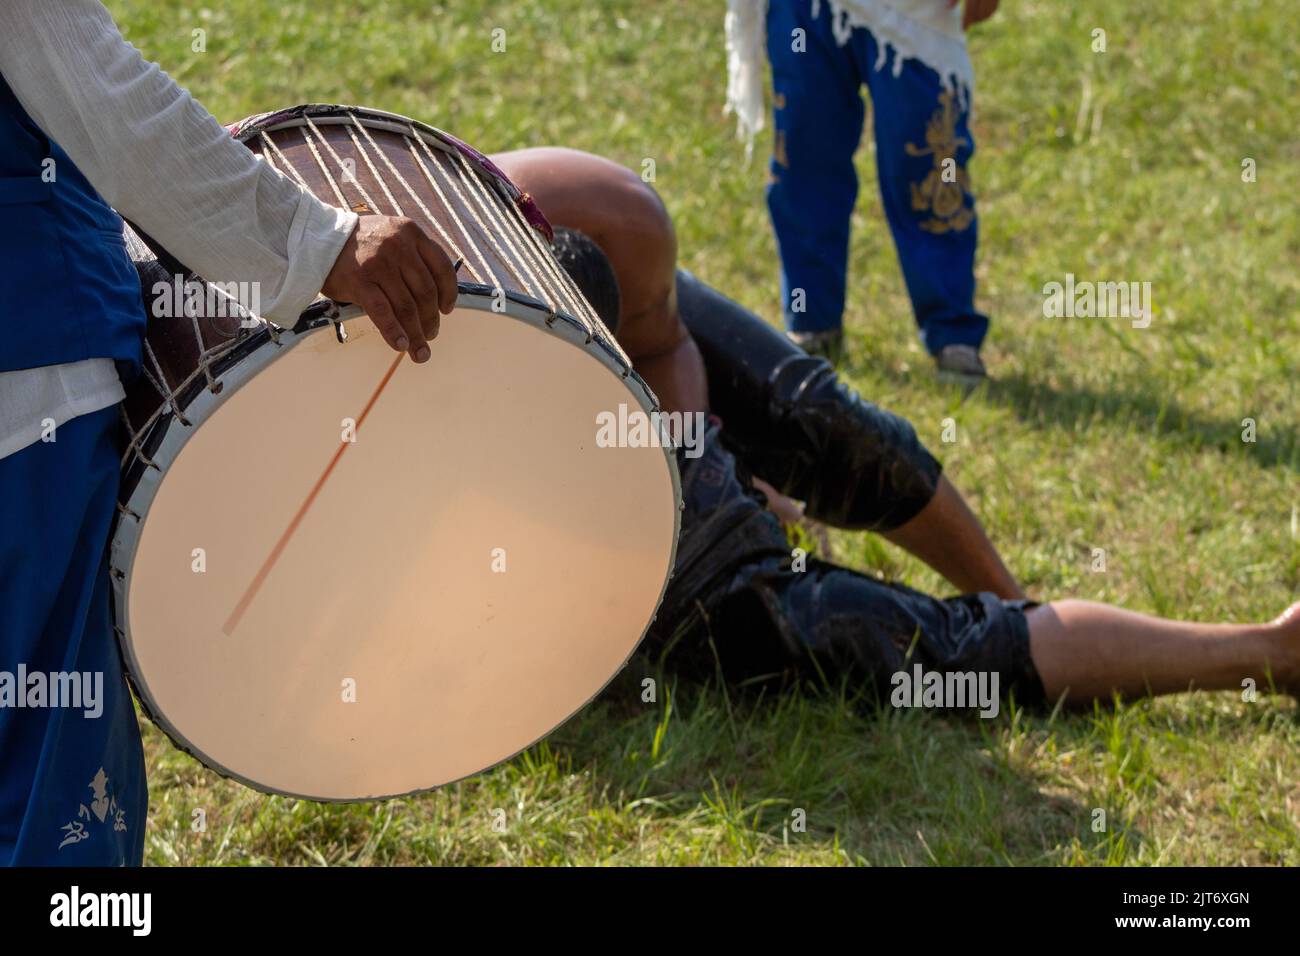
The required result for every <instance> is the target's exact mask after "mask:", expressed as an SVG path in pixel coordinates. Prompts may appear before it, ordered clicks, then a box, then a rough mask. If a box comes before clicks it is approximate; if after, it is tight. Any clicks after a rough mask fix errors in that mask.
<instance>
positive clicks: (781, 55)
mask: <svg viewBox="0 0 1300 956" xmlns="http://www.w3.org/2000/svg"><path fill="white" fill-rule="evenodd" d="M811 6H812V5H811V4H810V2H809V0H771V4H770V5H769V8H768V14H767V51H768V58H769V59H770V60H771V63H772V102H773V106H774V119H773V125H774V126H775V132H774V137H775V143H774V145H773V155H772V162H771V166H770V173H771V178H770V182H769V185H768V190H767V206H768V211H769V212H770V214H771V217H772V227H773V229H774V230H775V231H776V241H777V247H778V252H779V253H780V256H781V302H782V307H783V311H784V314H785V321H786V327H787V328H788V329H789V330H790V331H791V332H795V333H801V334H802V333H819V332H821V333H825V332H838V331H839V330H840V329H841V328H842V324H843V313H844V292H845V284H846V281H847V270H848V252H849V219H850V217H851V216H852V214H853V205H854V203H855V202H856V201H857V195H858V178H857V173H856V171H855V170H854V168H853V154H854V153H855V152H856V151H857V148H858V142H859V140H860V139H861V137H862V123H863V116H864V108H863V104H862V96H861V85H862V80H861V77H860V76H859V75H858V69H857V66H856V65H855V64H854V62H853V57H852V55H851V53H850V52H849V50H848V49H847V48H845V47H841V46H840V45H839V44H838V43H836V41H835V37H834V36H833V34H832V31H831V15H830V12H829V9H828V8H826V6H825V5H823V9H822V11H821V15H820V16H818V17H816V18H814V17H813V16H812V10H811Z"/></svg>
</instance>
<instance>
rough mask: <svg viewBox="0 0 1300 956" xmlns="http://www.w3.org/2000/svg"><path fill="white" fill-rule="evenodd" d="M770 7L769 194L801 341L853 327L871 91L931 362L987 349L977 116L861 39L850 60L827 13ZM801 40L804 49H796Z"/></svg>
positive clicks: (793, 325)
mask: <svg viewBox="0 0 1300 956" xmlns="http://www.w3.org/2000/svg"><path fill="white" fill-rule="evenodd" d="M820 8H821V9H820V11H819V15H818V16H817V17H816V18H814V17H813V15H812V2H811V0H770V3H769V5H768V14H767V50H768V58H769V59H770V60H771V63H772V86H773V104H774V107H775V108H774V113H775V121H774V125H775V128H776V132H775V140H776V141H775V149H774V154H773V156H772V161H771V179H770V184H769V186H768V191H767V204H768V210H769V211H770V213H771V216H772V226H773V228H774V229H775V231H776V239H777V246H778V247H779V250H780V255H781V300H782V303H783V305H784V312H785V319H786V325H787V327H788V328H789V329H791V330H793V331H798V332H820V331H827V330H832V329H838V328H840V327H841V326H842V323H843V313H844V296H845V284H846V279H847V270H848V253H849V219H850V217H851V216H852V214H853V206H854V204H855V202H856V201H857V195H858V178H857V173H856V172H855V170H854V167H853V154H854V153H855V152H856V151H857V148H858V143H859V141H860V140H861V138H862V127H863V119H864V114H865V110H864V107H863V102H862V95H861V89H862V85H863V84H864V83H865V84H866V86H867V88H868V90H869V91H870V93H871V104H872V111H873V117H874V124H875V137H876V166H877V170H878V173H879V179H880V194H881V198H882V200H883V203H884V207H885V218H886V220H887V221H888V222H889V228H890V231H891V232H892V233H893V237H894V247H895V249H896V250H897V252H898V261H899V264H900V265H901V266H902V269H903V279H904V281H905V282H906V284H907V291H908V295H909V296H910V297H911V300H912V310H913V314H914V316H915V318H916V324H917V326H918V328H919V329H920V333H921V339H922V341H923V342H924V344H925V347H926V349H927V350H928V351H929V352H930V353H931V354H935V353H938V351H939V350H940V349H942V348H943V347H944V346H946V345H953V344H961V345H973V346H975V347H977V348H978V347H979V345H980V343H981V342H983V340H984V335H985V333H986V332H987V331H988V318H987V317H986V316H984V315H982V314H980V313H979V312H977V311H976V310H975V302H974V300H975V272H974V268H975V246H976V242H977V239H978V222H977V219H976V216H975V198H974V196H973V195H972V194H971V190H970V181H969V179H968V177H967V174H966V165H967V163H968V162H969V161H970V158H971V156H972V155H973V154H974V152H975V143H974V140H973V139H972V137H971V133H970V129H969V126H968V125H967V124H968V118H969V117H968V110H967V109H966V108H964V106H963V104H962V103H961V102H960V97H959V96H958V95H957V94H956V93H954V92H950V91H948V90H945V89H944V87H943V83H942V81H941V80H940V77H939V75H938V74H937V73H936V72H935V71H934V70H932V69H930V68H929V67H926V66H924V65H922V64H921V63H919V62H917V61H916V60H908V61H907V62H905V63H904V64H903V68H902V71H901V73H900V74H899V75H898V76H894V74H893V67H894V63H893V60H892V57H891V58H890V59H889V60H887V61H886V62H884V63H883V64H882V65H881V67H880V68H879V69H877V68H876V59H877V56H878V46H877V42H876V38H875V37H874V36H873V35H872V34H871V32H870V31H869V30H866V29H863V28H857V29H854V30H853V33H852V36H851V37H850V38H849V40H848V42H847V43H845V44H844V46H840V45H839V43H838V42H837V41H836V39H835V36H834V34H833V32H832V27H831V17H832V15H831V12H830V9H829V4H825V3H823V4H820ZM796 30H802V31H803V34H802V35H801V38H802V41H803V44H804V46H805V49H803V50H802V51H799V50H797V49H795V47H796V46H797V45H798V41H797V39H796V34H795V31H796Z"/></svg>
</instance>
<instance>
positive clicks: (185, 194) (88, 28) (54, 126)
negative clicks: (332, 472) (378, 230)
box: [0, 0, 357, 326]
mask: <svg viewBox="0 0 1300 956" xmlns="http://www.w3.org/2000/svg"><path fill="white" fill-rule="evenodd" d="M0 74H3V75H4V78H5V80H6V81H7V82H8V84H9V86H10V88H11V89H12V90H13V92H14V95H15V96H17V98H18V101H19V102H20V103H22V105H23V107H24V108H25V109H26V110H27V112H28V113H29V114H30V115H31V117H32V119H33V120H35V121H36V123H37V124H38V125H39V126H40V127H41V129H42V130H43V131H44V132H45V134H46V135H48V136H49V137H50V138H51V139H53V140H54V141H55V142H57V143H58V144H59V145H60V146H62V147H63V149H64V150H65V151H66V152H67V153H68V155H69V156H70V157H71V158H72V160H73V162H75V163H76V164H77V167H78V168H79V169H80V170H81V171H82V172H83V173H84V174H85V176H86V178H87V179H88V180H90V183H91V185H93V186H94V187H95V188H96V189H97V190H98V191H99V192H100V194H101V195H102V196H103V197H104V198H105V199H106V200H107V201H108V203H109V204H110V205H112V206H113V207H114V208H115V209H116V210H117V211H118V212H120V213H121V214H122V215H123V216H125V217H126V218H128V219H130V220H132V221H133V222H136V223H138V224H139V225H140V227H141V228H142V229H144V230H145V231H146V232H147V233H149V235H150V236H152V237H153V238H154V239H156V240H157V241H158V242H159V243H161V244H162V245H163V246H164V247H165V248H166V249H167V250H168V251H169V252H171V253H172V255H174V256H176V258H178V259H179V260H180V261H182V262H184V263H185V264H186V265H188V266H189V267H190V268H192V269H195V270H196V271H197V272H198V273H199V274H200V275H202V276H203V277H204V278H206V279H209V280H211V281H214V282H223V283H234V282H250V283H252V282H255V283H257V289H258V291H259V293H260V300H261V302H260V306H261V309H260V311H261V314H262V315H263V316H264V317H265V318H268V319H271V320H272V321H275V322H277V323H278V324H281V325H288V326H292V325H293V324H294V322H296V321H297V319H298V315H299V313H300V312H301V311H302V310H303V309H304V308H305V307H306V306H307V305H308V304H310V302H311V301H312V299H314V298H315V297H316V295H317V293H319V292H320V288H321V285H322V284H323V283H324V281H325V277H326V276H327V275H328V273H329V270H330V268H331V267H332V266H333V264H334V260H335V259H336V258H337V257H338V254H339V251H340V250H341V249H342V248H343V244H344V243H345V242H346V241H347V239H348V236H349V235H350V234H351V232H352V229H353V227H354V226H355V225H356V221H357V217H356V215H355V214H354V213H352V212H349V211H347V210H343V209H336V208H334V207H332V206H329V205H326V204H325V203H322V202H321V201H319V200H317V199H316V198H315V197H313V196H312V195H311V194H310V193H308V192H306V191H305V190H303V189H301V188H300V187H299V186H298V185H297V184H295V183H294V182H292V181H291V180H289V179H288V178H286V177H284V176H282V175H280V174H279V173H278V172H276V171H275V170H274V169H272V168H270V167H269V166H268V165H267V164H266V163H264V162H261V161H259V160H258V159H257V158H256V157H255V156H254V155H253V153H252V152H250V151H249V150H248V149H247V148H246V147H245V146H243V145H242V144H240V143H238V142H236V141H235V140H234V139H233V138H232V137H231V136H230V134H229V133H228V132H227V131H226V129H225V128H224V127H223V126H222V125H221V124H220V123H218V122H217V120H216V119H215V118H214V117H213V116H212V115H211V114H210V113H208V111H207V110H205V109H204V108H203V107H202V106H200V105H199V104H198V103H197V102H195V100H194V99H193V97H191V96H190V94H189V93H188V92H187V91H186V90H184V89H182V88H181V87H179V86H177V85H176V83H175V82H174V81H173V80H172V79H171V78H170V77H169V76H167V74H166V73H164V72H163V71H162V70H161V69H159V68H158V66H157V65H156V64H153V63H148V62H146V61H145V59H144V58H143V57H142V56H141V55H140V52H139V51H138V50H136V48H135V47H133V46H132V45H131V44H129V43H127V42H126V40H125V39H123V37H122V35H121V33H120V32H118V29H117V27H116V25H115V24H114V23H113V18H112V16H111V15H110V14H109V12H108V11H107V10H106V9H105V8H104V6H103V5H102V4H101V3H98V2H96V0H0ZM56 175H57V170H56ZM244 304H245V305H249V304H250V303H244Z"/></svg>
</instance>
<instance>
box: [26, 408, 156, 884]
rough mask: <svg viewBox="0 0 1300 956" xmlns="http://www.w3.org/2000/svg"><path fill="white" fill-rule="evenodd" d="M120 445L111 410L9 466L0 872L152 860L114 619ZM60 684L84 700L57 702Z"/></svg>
mask: <svg viewBox="0 0 1300 956" xmlns="http://www.w3.org/2000/svg"><path fill="white" fill-rule="evenodd" d="M116 433H117V407H116V406H112V407H109V408H106V409H104V410H102V411H99V412H95V413H93V414H90V415H83V416H81V417H80V418H74V419H73V420H71V421H69V422H66V423H64V424H63V425H60V426H59V427H58V429H57V431H56V432H55V440H54V441H52V442H48V443H47V442H37V443H36V444H33V445H29V446H28V447H27V448H24V449H23V450H22V451H19V452H16V453H14V454H12V455H9V456H8V457H5V458H0V672H6V673H7V674H8V675H9V676H8V681H7V682H6V681H5V673H0V864H7V865H15V866H19V865H21V866H49V865H70V866H121V865H139V864H140V862H141V860H142V857H143V852H144V829H145V816H146V812H147V809H148V791H147V790H146V786H145V771H144V754H143V751H142V748H141V743H140V729H139V726H138V725H137V723H136V717H135V711H134V708H133V707H132V703H131V695H130V692H129V691H128V690H127V685H126V679H125V677H124V676H123V671H122V662H121V657H120V652H119V650H118V645H117V640H116V638H115V636H114V633H113V626H112V620H111V616H110V608H109V577H108V568H107V557H108V555H107V549H108V540H109V529H110V527H111V524H112V519H113V514H114V505H115V502H116V498H117V486H118V455H117V448H116V438H115V436H116ZM20 668H21V669H22V670H21V671H20ZM22 672H25V674H26V680H25V681H24V682H23V683H24V685H25V686H19V687H16V686H15V678H16V677H17V675H18V674H19V673H22ZM51 674H60V675H77V677H78V678H80V680H81V686H82V687H83V688H85V689H88V690H89V694H88V695H87V696H85V697H82V698H81V700H80V701H79V702H78V704H79V705H78V706H70V699H71V698H70V697H69V696H68V695H67V694H64V695H63V696H61V697H58V698H57V699H56V696H57V695H55V694H54V692H53V687H54V685H55V681H54V680H53V679H51V678H50V675H51ZM33 675H41V676H39V677H35V676H33ZM95 675H99V676H98V678H96V677H95ZM96 682H98V684H99V690H98V692H97V693H96V692H95V691H94V690H93V688H94V685H95V683H96ZM42 683H43V684H45V688H46V689H45V694H44V699H43V700H42V699H41V698H40V697H38V696H35V689H36V687H37V685H38V684H42ZM6 688H7V689H8V693H7V694H6ZM15 694H25V695H26V696H25V697H24V700H25V702H26V706H23V707H19V706H17V701H16V697H15ZM90 696H94V697H95V698H96V699H95V700H94V701H93V702H92V701H91V700H90V699H89V697H90ZM38 701H39V703H38ZM92 703H93V707H92V706H91V704H92Z"/></svg>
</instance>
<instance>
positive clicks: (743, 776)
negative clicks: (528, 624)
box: [552, 654, 1143, 865]
mask: <svg viewBox="0 0 1300 956" xmlns="http://www.w3.org/2000/svg"><path fill="white" fill-rule="evenodd" d="M647 680H654V681H655V682H656V683H655V684H654V685H649V684H647V683H646V682H647ZM651 689H653V690H654V692H655V695H656V700H654V701H649V700H646V699H645V698H646V697H647V696H648V693H647V692H648V691H649V690H651ZM1040 724H1045V721H1038V720H1031V719H1027V717H1026V715H1025V714H1023V713H1022V714H1019V715H1015V714H1011V715H1007V714H1005V713H1004V715H1003V716H1001V717H999V718H997V719H995V720H990V721H982V720H979V719H974V718H971V719H966V718H961V717H954V716H952V715H946V716H940V715H936V714H934V713H933V712H924V711H915V712H913V711H899V710H894V709H891V708H888V707H886V708H883V709H881V708H877V707H871V706H870V705H866V706H864V705H863V702H861V701H854V700H852V699H851V695H849V694H847V693H845V692H844V690H843V689H841V690H840V691H838V692H828V691H825V690H819V689H816V688H811V687H808V686H799V687H789V688H785V689H782V690H772V689H758V688H746V689H740V688H736V687H734V686H732V687H726V686H722V685H720V684H719V683H717V682H716V681H709V682H707V683H701V682H700V681H698V680H694V679H691V678H687V677H683V676H678V675H675V674H674V672H673V671H672V670H671V669H669V670H667V671H662V670H658V669H657V665H656V664H655V663H654V662H652V661H650V660H649V659H648V657H647V655H644V654H642V655H638V656H637V658H634V659H633V661H632V662H631V663H630V664H629V666H628V667H627V668H626V669H625V670H624V671H623V672H622V673H621V674H620V675H619V677H618V678H616V679H615V681H614V682H613V683H612V684H611V685H610V687H609V688H608V689H607V690H606V691H605V693H604V694H602V695H601V697H600V698H598V701H597V702H596V703H595V704H594V705H593V708H592V711H591V713H590V716H588V717H586V718H584V719H581V720H580V721H575V722H573V723H571V724H570V725H568V726H567V727H566V728H564V729H563V730H562V731H560V732H559V733H558V734H557V735H556V737H553V738H552V743H553V744H555V745H559V746H562V747H564V748H565V749H566V750H568V752H569V754H570V756H571V758H572V760H573V761H574V763H575V764H577V765H580V766H585V767H589V768H590V770H591V772H592V773H593V774H594V775H596V776H598V777H599V778H600V782H601V784H603V785H608V786H609V788H610V790H611V791H613V792H617V793H620V794H622V795H623V798H624V799H625V800H628V801H633V800H646V801H649V802H652V803H653V804H654V806H655V807H656V808H658V810H657V812H662V813H666V814H670V815H673V816H676V817H678V818H682V817H687V818H691V819H692V820H693V821H694V825H696V826H699V827H703V828H706V829H709V828H712V829H714V830H715V831H717V833H718V839H725V840H726V841H727V842H728V843H729V844H730V845H732V846H736V847H741V848H742V849H741V852H740V856H741V859H740V862H745V861H747V860H748V861H752V862H763V861H764V860H765V859H770V858H772V854H774V853H778V852H779V851H780V850H781V849H782V848H783V847H785V846H795V845H798V846H802V847H807V848H816V849H818V850H821V851H824V852H823V853H822V854H820V855H822V856H825V857H826V858H828V859H830V858H834V859H838V860H839V861H841V862H850V863H867V864H882V865H896V864H903V865H990V864H993V865H1042V864H1050V863H1062V862H1067V863H1090V864H1097V863H1113V862H1122V861H1124V860H1126V859H1129V858H1131V857H1132V856H1133V855H1135V854H1136V853H1137V851H1138V850H1139V848H1140V846H1141V844H1142V842H1143V837H1142V835H1141V834H1140V833H1139V832H1138V831H1137V830H1135V829H1134V828H1132V827H1131V826H1129V825H1128V824H1127V823H1126V822H1125V821H1124V820H1122V819H1119V818H1118V817H1116V816H1115V815H1114V814H1112V815H1111V816H1110V819H1109V820H1108V821H1107V827H1106V830H1105V831H1104V832H1094V830H1093V823H1094V820H1095V819H1096V817H1095V810H1096V808H1094V807H1091V806H1087V805H1085V804H1084V803H1082V802H1080V800H1078V799H1077V798H1075V797H1073V796H1071V795H1067V794H1066V793H1065V791H1064V788H1060V787H1054V786H1053V782H1052V781H1051V779H1050V778H1049V775H1048V774H1047V773H1046V772H1044V771H1043V770H1041V769H1036V768H1035V767H1034V766H1033V765H1032V762H1031V761H1030V760H1028V759H1026V758H1025V756H1024V751H1025V750H1032V749H1033V747H1035V746H1037V744H1038V741H1039V740H1040V739H1041V737H1042V736H1043V734H1042V733H1041V732H1040V731H1041V730H1042V727H1041V726H1040ZM1108 812H1109V811H1108ZM800 826H802V828H803V829H799V827H800Z"/></svg>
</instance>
